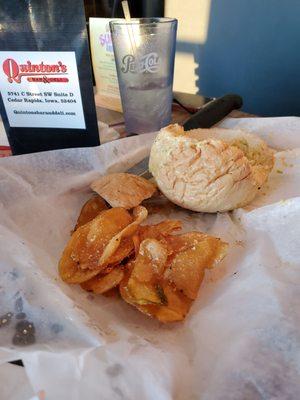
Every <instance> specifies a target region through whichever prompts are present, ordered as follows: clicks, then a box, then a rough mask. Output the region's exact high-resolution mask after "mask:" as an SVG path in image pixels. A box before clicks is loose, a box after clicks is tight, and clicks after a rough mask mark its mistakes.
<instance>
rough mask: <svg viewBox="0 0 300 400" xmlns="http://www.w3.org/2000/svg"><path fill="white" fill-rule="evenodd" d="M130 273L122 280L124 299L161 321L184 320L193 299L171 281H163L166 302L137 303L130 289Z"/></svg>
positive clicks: (121, 289) (120, 286)
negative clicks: (173, 285) (177, 288)
mask: <svg viewBox="0 0 300 400" xmlns="http://www.w3.org/2000/svg"><path fill="white" fill-rule="evenodd" d="M128 280H129V275H127V277H125V278H124V279H123V281H121V282H120V285H119V291H120V294H121V297H122V298H123V300H125V301H126V302H127V303H129V304H131V305H133V306H134V307H136V308H137V309H138V310H139V311H141V312H142V313H143V314H146V315H147V316H149V317H153V318H156V319H158V320H159V321H161V322H164V323H167V322H177V321H182V320H183V319H184V318H185V316H186V315H187V313H188V311H189V309H190V307H191V305H192V300H190V299H188V298H187V297H186V296H185V295H183V294H182V293H180V292H179V291H178V290H176V289H174V287H172V285H171V284H170V283H167V282H165V283H163V284H162V285H163V286H162V289H163V293H164V304H137V303H136V302H135V299H134V297H133V296H132V294H131V292H130V290H129V289H128Z"/></svg>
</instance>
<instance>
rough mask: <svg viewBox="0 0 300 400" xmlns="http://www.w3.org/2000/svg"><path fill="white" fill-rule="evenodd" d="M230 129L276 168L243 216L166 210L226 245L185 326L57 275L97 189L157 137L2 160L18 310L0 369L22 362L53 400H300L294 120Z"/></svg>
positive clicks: (2, 299) (298, 126)
mask: <svg viewBox="0 0 300 400" xmlns="http://www.w3.org/2000/svg"><path fill="white" fill-rule="evenodd" d="M223 125H224V126H226V127H237V128H243V127H245V128H247V129H249V130H251V131H253V132H256V133H258V134H260V135H261V136H262V137H263V138H264V139H265V140H266V141H267V142H268V143H269V144H270V145H271V146H272V147H274V148H276V149H277V151H278V152H277V154H276V165H275V167H274V170H273V172H272V174H271V176H270V179H269V181H268V183H267V184H266V185H265V187H263V188H262V190H261V192H260V194H259V195H258V196H257V197H256V199H255V200H254V201H253V203H252V204H251V205H249V206H248V207H246V208H244V209H239V210H236V211H235V212H231V213H223V214H214V215H208V214H201V213H198V214H197V213H192V212H187V211H184V210H182V211H178V212H175V214H174V213H173V212H171V213H169V215H168V217H175V218H179V219H182V220H183V222H184V228H185V229H193V230H194V229H199V230H202V231H205V232H208V233H210V234H213V235H216V236H218V237H221V238H222V239H224V240H226V241H227V242H229V243H230V250H229V254H228V256H227V257H226V258H225V260H224V261H223V262H222V263H221V264H219V265H218V266H217V267H216V268H215V269H213V270H210V271H207V273H206V275H205V280H204V282H203V284H202V287H201V289H200V292H199V296H198V299H197V300H196V301H195V303H194V305H193V307H192V309H191V312H190V314H189V315H188V316H187V318H186V320H185V321H184V322H183V323H177V324H171V325H163V324H160V323H158V322H157V321H155V320H152V319H148V318H147V317H146V316H144V315H142V314H141V313H139V312H138V311H136V310H135V309H134V308H132V307H131V306H129V305H128V304H126V303H125V302H124V301H122V300H120V299H115V298H106V297H103V296H101V295H99V296H95V295H91V294H88V293H87V292H85V291H83V290H82V289H81V288H80V287H79V286H70V285H67V284H65V283H63V282H62V281H61V280H60V278H59V277H58V273H57V263H58V260H59V257H60V255H61V252H62V250H63V248H64V246H65V244H66V242H67V240H68V238H69V235H70V231H71V230H72V228H73V226H74V224H75V221H76V218H77V215H78V213H79V211H80V209H81V207H82V205H83V203H84V202H85V201H86V200H87V199H88V198H89V196H90V195H91V192H90V189H89V184H90V182H91V181H92V180H93V179H95V178H97V177H98V176H100V175H101V174H105V173H106V172H107V171H122V170H126V168H128V167H130V166H131V165H133V164H134V163H136V162H137V161H139V160H140V159H142V158H143V157H144V156H145V155H146V154H148V152H149V149H150V146H151V143H152V140H153V137H154V135H152V134H150V135H142V136H138V137H133V138H128V139H122V140H119V141H116V142H112V143H108V144H105V145H103V146H100V147H99V148H91V149H72V150H60V151H53V152H47V153H40V154H34V155H26V156H19V157H11V158H8V159H3V160H0V181H1V185H0V191H1V197H0V201H1V203H0V207H1V226H0V236H1V239H0V243H1V253H0V265H1V281H0V305H1V313H2V314H3V315H4V314H6V313H8V312H11V313H13V316H12V318H11V320H10V323H7V324H4V325H3V324H2V326H1V328H0V345H1V349H0V362H2V363H4V362H6V361H9V360H15V359H22V360H23V362H24V365H25V370H26V373H27V376H28V378H29V381H30V384H31V385H32V388H33V390H34V392H35V393H37V392H39V391H40V393H42V394H43V395H45V398H46V399H47V400H48V399H53V400H54V399H55V400H58V399H67V398H68V399H72V400H76V399H124V400H127V399H130V400H132V399H143V400H148V399H149V400H150V399H151V400H157V399H160V400H171V399H178V400H179V399H180V400H181V399H183V400H189V399H204V400H218V399H220V400H221V399H222V400H229V399H230V400H233V399H234V400H237V399H239V400H240V399H249V400H256V399H280V400H283V399H299V398H300V376H299V372H300V362H299V361H300V333H299V322H300V271H299V268H300V198H299V197H298V196H299V192H300V119H298V118H273V119H272V118H271V119H268V118H266V119H253V118H251V119H244V120H241V119H239V120H227V121H225V123H223ZM155 218H156V220H159V219H160V218H162V216H156V217H155ZM21 313H25V314H26V319H27V320H28V321H29V322H32V324H33V325H34V327H35V333H34V339H35V343H34V344H32V345H29V346H26V347H20V346H15V345H13V341H14V339H13V337H14V335H15V332H16V328H15V326H16V324H17V322H18V321H20V320H18V319H17V318H21V317H22V314H21ZM20 314H21V315H20ZM23 317H24V315H23ZM3 367H4V366H3ZM0 371H1V370H0ZM7 376H9V374H6V377H5V380H6V383H7V384H9V379H8V378H7ZM12 382H13V376H12V380H11V382H10V384H12ZM15 385H18V383H17V382H15ZM1 386H2V384H1ZM41 391H42V392H41ZM11 398H13V397H11Z"/></svg>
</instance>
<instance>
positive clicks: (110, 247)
mask: <svg viewBox="0 0 300 400" xmlns="http://www.w3.org/2000/svg"><path fill="white" fill-rule="evenodd" d="M147 215H148V212H147V209H146V208H145V207H142V206H138V207H136V208H135V209H134V210H133V217H134V221H133V222H132V223H131V224H129V225H127V226H126V227H125V228H124V229H122V230H121V231H120V232H118V233H117V234H116V235H115V236H114V237H113V238H111V240H110V241H109V243H108V244H107V246H106V247H105V249H104V251H103V253H102V255H101V257H100V259H99V264H105V263H107V261H108V260H109V259H110V257H111V256H112V254H114V252H115V251H116V250H117V248H118V247H119V245H120V243H121V239H122V238H126V237H128V236H132V235H133V234H134V233H135V232H136V230H137V228H138V226H139V224H140V223H141V222H143V221H144V220H145V219H146V218H147Z"/></svg>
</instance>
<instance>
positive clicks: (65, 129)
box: [0, 0, 100, 155]
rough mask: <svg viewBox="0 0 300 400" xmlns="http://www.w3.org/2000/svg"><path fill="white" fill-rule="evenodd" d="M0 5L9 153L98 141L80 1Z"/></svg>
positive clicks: (0, 104) (13, 0)
mask: <svg viewBox="0 0 300 400" xmlns="http://www.w3.org/2000/svg"><path fill="white" fill-rule="evenodd" d="M3 3H4V4H3V5H2V6H1V7H2V20H1V25H2V31H1V36H0V49H1V51H0V57H1V64H0V78H1V82H2V83H3V84H2V85H1V99H0V109H1V114H2V120H3V123H4V126H5V129H6V133H7V136H8V140H9V143H10V146H11V148H12V153H13V154H14V155H16V154H24V153H33V152H38V151H45V150H53V149H60V148H69V147H86V146H97V145H99V144H100V143H99V132H98V124H97V117H96V109H95V103H94V93H93V84H92V74H91V66H90V56H89V48H88V41H87V31H86V21H85V15H84V7H83V1H82V0H63V1H61V0H47V2H45V1H40V0H31V1H30V2H28V1H26V0H10V1H7V2H3ZM47 93H48V94H47ZM55 93H56V95H55ZM49 100H55V101H49ZM74 100H75V102H74Z"/></svg>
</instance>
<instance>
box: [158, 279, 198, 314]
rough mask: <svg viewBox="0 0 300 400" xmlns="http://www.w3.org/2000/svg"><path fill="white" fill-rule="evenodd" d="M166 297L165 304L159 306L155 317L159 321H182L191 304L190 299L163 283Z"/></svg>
mask: <svg viewBox="0 0 300 400" xmlns="http://www.w3.org/2000/svg"><path fill="white" fill-rule="evenodd" d="M163 290H164V293H165V296H166V298H167V305H166V306H159V307H158V309H157V311H156V312H155V315H154V316H155V317H156V318H157V319H158V320H159V321H161V322H176V321H182V320H183V319H184V318H185V316H186V315H187V313H188V312H189V309H190V307H191V305H192V300H190V299H189V298H187V297H186V296H185V295H183V294H182V293H180V292H179V291H178V290H176V289H175V288H173V287H172V286H171V285H170V284H167V283H165V284H164V286H163Z"/></svg>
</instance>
